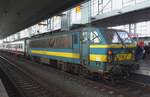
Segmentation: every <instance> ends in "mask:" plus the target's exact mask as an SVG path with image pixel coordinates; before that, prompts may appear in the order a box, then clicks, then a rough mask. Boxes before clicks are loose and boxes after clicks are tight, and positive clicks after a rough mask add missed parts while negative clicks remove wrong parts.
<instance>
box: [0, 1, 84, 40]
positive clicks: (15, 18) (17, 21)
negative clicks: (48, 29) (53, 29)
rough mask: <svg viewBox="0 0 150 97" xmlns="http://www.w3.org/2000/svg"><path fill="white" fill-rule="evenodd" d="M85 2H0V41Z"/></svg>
mask: <svg viewBox="0 0 150 97" xmlns="http://www.w3.org/2000/svg"><path fill="white" fill-rule="evenodd" d="M83 1H85V0H0V39H2V38H5V37H7V36H9V35H11V34H14V33H16V32H18V31H20V30H23V29H25V28H27V27H29V26H32V25H34V24H36V23H38V22H39V21H41V20H43V19H45V18H48V17H50V16H53V15H55V14H57V13H59V12H62V11H64V10H67V9H68V8H71V7H74V6H75V5H77V4H79V3H81V2H83Z"/></svg>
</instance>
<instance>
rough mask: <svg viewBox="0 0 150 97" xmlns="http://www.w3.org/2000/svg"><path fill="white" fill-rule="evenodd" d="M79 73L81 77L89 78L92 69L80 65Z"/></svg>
mask: <svg viewBox="0 0 150 97" xmlns="http://www.w3.org/2000/svg"><path fill="white" fill-rule="evenodd" d="M78 74H79V76H80V77H86V78H88V77H89V75H90V71H89V70H87V68H86V67H83V66H79V73H78Z"/></svg>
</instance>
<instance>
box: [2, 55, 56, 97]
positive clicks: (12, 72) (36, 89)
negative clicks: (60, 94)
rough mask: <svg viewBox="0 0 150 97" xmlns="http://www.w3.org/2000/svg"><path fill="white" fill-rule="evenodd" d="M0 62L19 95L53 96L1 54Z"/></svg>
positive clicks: (30, 96) (34, 96) (29, 96)
mask: <svg viewBox="0 0 150 97" xmlns="http://www.w3.org/2000/svg"><path fill="white" fill-rule="evenodd" d="M0 63H1V64H0V67H1V68H2V70H3V71H4V72H5V74H6V75H7V76H8V78H9V79H10V80H11V82H12V83H13V84H14V85H15V86H16V87H17V89H18V90H19V93H20V94H21V97H54V95H52V94H50V92H49V91H48V90H47V89H45V88H44V87H42V86H41V85H40V84H39V83H38V82H36V81H35V80H33V79H32V78H31V77H29V76H28V75H26V74H25V73H24V71H23V70H22V69H21V68H19V67H17V66H16V65H15V64H13V63H10V62H9V61H8V60H7V59H5V58H4V57H2V56H0Z"/></svg>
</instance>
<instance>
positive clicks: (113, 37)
mask: <svg viewBox="0 0 150 97" xmlns="http://www.w3.org/2000/svg"><path fill="white" fill-rule="evenodd" d="M100 34H101V36H102V37H103V38H102V39H103V40H104V42H103V43H102V44H100V45H99V44H97V45H91V49H93V48H94V49H95V50H96V49H97V50H96V51H98V52H100V53H101V54H103V63H101V64H103V65H101V68H102V69H101V70H102V71H103V73H104V74H108V75H111V76H113V77H127V76H129V74H130V72H132V71H134V70H135V68H136V67H137V65H136V63H135V54H134V53H135V49H136V45H135V43H134V41H133V40H132V39H131V38H130V36H129V34H128V33H127V32H126V31H122V30H112V29H104V30H101V29H100Z"/></svg>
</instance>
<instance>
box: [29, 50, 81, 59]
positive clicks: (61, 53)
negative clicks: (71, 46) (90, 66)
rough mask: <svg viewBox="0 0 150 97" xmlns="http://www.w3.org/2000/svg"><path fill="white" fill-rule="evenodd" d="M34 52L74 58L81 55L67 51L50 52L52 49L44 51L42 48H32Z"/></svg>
mask: <svg viewBox="0 0 150 97" xmlns="http://www.w3.org/2000/svg"><path fill="white" fill-rule="evenodd" d="M31 52H32V53H33V54H40V55H47V56H56V57H66V58H74V59H79V58H80V55H79V54H76V53H65V52H50V51H42V50H32V51H31Z"/></svg>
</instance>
